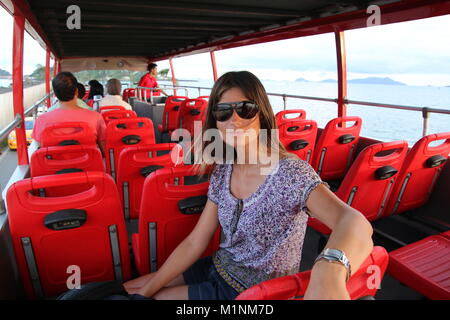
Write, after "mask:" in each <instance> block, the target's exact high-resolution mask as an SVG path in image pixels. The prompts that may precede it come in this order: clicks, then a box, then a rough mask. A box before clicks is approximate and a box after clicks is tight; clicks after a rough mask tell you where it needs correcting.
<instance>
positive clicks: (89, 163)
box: [30, 145, 105, 177]
mask: <svg viewBox="0 0 450 320" xmlns="http://www.w3.org/2000/svg"><path fill="white" fill-rule="evenodd" d="M30 169H31V177H38V176H46V175H51V174H60V173H69V172H81V171H105V165H104V164H103V158H102V154H101V152H100V150H99V149H98V148H97V147H94V146H83V145H75V146H63V147H59V146H58V147H45V148H40V149H38V150H36V151H35V152H34V153H33V155H32V156H31V161H30Z"/></svg>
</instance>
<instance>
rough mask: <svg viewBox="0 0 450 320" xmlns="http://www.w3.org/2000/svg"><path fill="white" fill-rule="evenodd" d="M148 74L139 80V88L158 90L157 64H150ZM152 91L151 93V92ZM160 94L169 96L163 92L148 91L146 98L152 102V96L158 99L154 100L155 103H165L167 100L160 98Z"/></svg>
mask: <svg viewBox="0 0 450 320" xmlns="http://www.w3.org/2000/svg"><path fill="white" fill-rule="evenodd" d="M147 70H148V73H146V74H144V75H143V76H142V78H141V79H140V80H139V83H138V87H146V88H158V89H159V86H158V82H157V81H156V77H157V76H158V65H157V64H156V63H149V64H148V66H147ZM150 91H151V92H150ZM160 92H162V93H163V94H164V95H165V96H168V94H167V93H165V92H164V91H163V90H161V89H160V90H146V93H145V94H146V98H147V101H151V98H150V96H153V97H157V98H153V102H155V103H163V102H164V101H165V98H162V97H160V95H161V94H160Z"/></svg>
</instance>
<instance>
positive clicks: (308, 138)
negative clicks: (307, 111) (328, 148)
mask: <svg viewBox="0 0 450 320" xmlns="http://www.w3.org/2000/svg"><path fill="white" fill-rule="evenodd" d="M278 130H279V137H280V141H281V143H282V144H283V145H284V147H285V148H286V150H287V151H288V152H291V153H294V154H296V155H297V156H298V157H299V158H300V159H302V160H305V161H306V162H308V163H311V161H312V155H313V153H314V145H315V143H316V136H317V123H316V122H315V121H314V120H293V121H284V122H283V123H282V124H281V125H279V126H278Z"/></svg>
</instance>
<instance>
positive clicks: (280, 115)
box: [275, 109, 306, 127]
mask: <svg viewBox="0 0 450 320" xmlns="http://www.w3.org/2000/svg"><path fill="white" fill-rule="evenodd" d="M288 114H289V115H293V114H298V116H296V117H290V118H286V115H288ZM275 119H276V122H277V126H278V127H279V126H281V125H282V124H283V123H285V122H290V121H297V120H304V119H306V111H305V110H303V109H291V110H283V111H280V112H277V114H276V115H275Z"/></svg>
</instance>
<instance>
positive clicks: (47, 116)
mask: <svg viewBox="0 0 450 320" xmlns="http://www.w3.org/2000/svg"><path fill="white" fill-rule="evenodd" d="M52 87H53V92H54V93H55V95H56V97H57V98H58V100H59V107H58V108H55V109H54V110H53V111H51V112H46V113H44V114H42V115H40V116H39V117H38V118H37V119H36V123H35V125H34V128H33V133H32V135H31V136H32V137H33V139H34V140H35V141H37V142H38V143H39V142H40V141H41V136H42V132H43V130H44V129H45V127H47V125H49V124H51V123H59V122H86V123H87V124H88V125H89V127H90V128H91V129H92V131H93V132H94V133H95V134H96V136H97V143H98V145H99V146H100V149H101V150H102V151H104V149H105V148H104V147H105V138H106V136H105V132H106V125H105V121H104V120H103V117H102V116H101V115H100V114H99V113H98V112H94V111H92V110H87V109H84V108H81V107H80V106H79V105H78V82H77V79H76V78H75V77H74V76H73V74H72V73H70V72H60V73H58V74H57V75H56V76H55V78H54V79H53V80H52Z"/></svg>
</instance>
